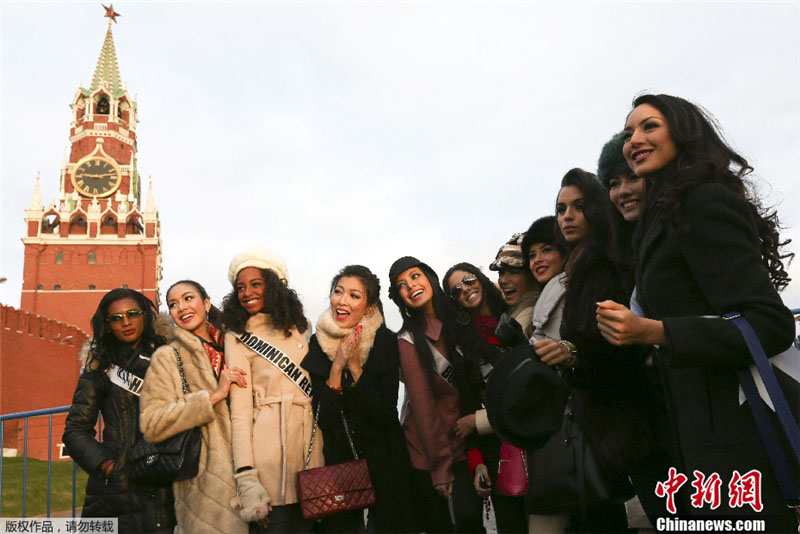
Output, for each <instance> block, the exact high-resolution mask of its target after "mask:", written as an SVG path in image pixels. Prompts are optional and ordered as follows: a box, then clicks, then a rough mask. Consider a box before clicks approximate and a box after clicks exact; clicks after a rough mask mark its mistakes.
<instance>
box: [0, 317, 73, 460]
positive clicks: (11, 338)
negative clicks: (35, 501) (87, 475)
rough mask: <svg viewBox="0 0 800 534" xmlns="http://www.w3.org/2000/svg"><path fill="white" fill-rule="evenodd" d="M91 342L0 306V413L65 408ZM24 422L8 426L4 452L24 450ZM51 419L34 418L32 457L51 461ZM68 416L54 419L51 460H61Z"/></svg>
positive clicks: (46, 321)
mask: <svg viewBox="0 0 800 534" xmlns="http://www.w3.org/2000/svg"><path fill="white" fill-rule="evenodd" d="M87 339H88V336H87V334H86V332H84V331H83V330H81V329H80V328H78V327H76V326H72V325H68V324H65V323H60V322H58V321H55V320H53V319H48V318H46V317H41V316H39V315H36V314H33V313H28V312H25V311H21V310H17V309H14V308H12V307H11V306H2V307H0V414H8V413H17V412H25V411H29V410H40V409H45V408H55V407H58V406H67V405H69V404H71V403H72V395H73V393H74V392H75V386H76V384H77V382H78V375H79V374H80V367H81V366H80V362H79V361H78V354H79V352H80V348H81V347H82V346H83V344H84V343H85V342H86V340H87ZM23 431H24V427H23V423H22V421H21V420H20V421H19V422H18V423H14V422H6V423H5V428H4V434H5V435H4V444H3V446H4V447H8V448H16V449H19V454H22V449H23ZM47 431H48V418H47V417H46V416H45V417H38V418H34V419H30V420H29V423H28V455H29V456H30V457H33V458H38V459H41V460H47ZM63 431H64V416H63V415H61V416H53V440H52V447H51V450H52V454H53V459H58V457H59V451H60V448H59V446H58V444H59V443H61V434H62V433H63Z"/></svg>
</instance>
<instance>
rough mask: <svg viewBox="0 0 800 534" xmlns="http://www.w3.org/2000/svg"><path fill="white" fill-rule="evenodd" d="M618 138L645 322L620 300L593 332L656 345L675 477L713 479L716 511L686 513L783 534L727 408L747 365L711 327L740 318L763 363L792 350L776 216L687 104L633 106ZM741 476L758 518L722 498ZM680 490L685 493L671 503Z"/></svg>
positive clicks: (753, 440) (770, 490) (654, 101)
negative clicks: (717, 490)
mask: <svg viewBox="0 0 800 534" xmlns="http://www.w3.org/2000/svg"><path fill="white" fill-rule="evenodd" d="M623 134H624V138H625V144H624V147H623V153H624V154H625V158H626V159H627V160H628V164H629V165H630V166H631V168H632V170H633V172H635V173H636V174H637V175H639V176H643V177H645V178H647V179H648V180H649V181H650V184H651V186H649V187H648V192H647V199H646V201H645V205H644V210H643V212H642V214H641V216H640V221H639V226H638V228H637V230H636V233H635V235H634V239H635V244H636V251H637V256H636V258H637V262H636V288H637V298H638V302H639V304H640V305H641V307H642V310H643V313H644V315H645V316H644V317H639V316H637V315H635V314H633V313H632V312H631V311H630V310H628V309H627V308H626V307H625V306H623V305H622V304H619V302H620V301H619V300H617V301H616V302H611V301H606V302H600V304H599V305H598V307H597V312H596V313H597V321H598V325H599V328H600V330H601V332H602V333H603V336H604V337H605V338H606V339H608V340H609V341H610V342H611V343H614V344H615V345H628V344H632V343H643V344H647V345H655V346H657V349H656V350H655V352H654V354H653V358H652V361H653V364H654V365H655V366H656V367H657V368H658V370H659V376H660V378H661V383H662V387H663V388H664V391H665V394H666V397H667V399H666V400H667V405H668V410H669V413H668V415H669V417H670V421H671V425H670V428H669V430H671V434H672V438H673V439H672V443H673V447H674V452H673V456H674V458H676V459H677V460H676V463H677V465H675V468H676V469H677V470H678V471H679V472H681V473H683V474H685V475H686V476H687V477H689V479H690V480H692V479H695V478H696V476H695V474H694V472H695V471H697V472H699V473H701V474H702V475H703V476H704V477H711V476H712V475H713V474H717V475H718V476H719V477H720V480H721V484H722V486H723V494H722V495H721V503H720V505H719V506H718V507H715V508H713V509H712V507H711V506H710V505H709V504H704V503H702V502H701V506H700V507H687V508H686V512H685V513H687V514H689V515H695V514H696V515H702V516H719V515H722V516H726V517H729V518H730V517H736V518H748V519H764V520H766V522H767V523H766V526H767V530H769V531H780V532H789V531H793V530H795V529H796V528H797V521H796V519H795V518H794V517H793V515H794V514H793V511H792V510H791V509H790V508H787V507H786V505H785V502H784V499H783V497H782V495H781V493H780V491H779V489H778V487H777V483H776V479H775V476H774V475H773V473H772V471H771V468H770V466H769V463H768V460H767V457H766V454H765V452H764V448H763V446H762V444H761V443H760V441H759V437H758V435H759V434H758V431H757V430H756V427H755V424H754V421H753V418H752V416H751V414H750V412H749V407H748V406H745V405H743V404H740V403H739V400H738V399H739V382H738V379H737V375H736V370H737V368H741V367H744V366H747V365H750V364H752V363H753V362H752V359H751V357H750V354H749V351H748V350H747V348H746V346H745V342H744V339H743V337H742V335H741V334H740V333H739V331H738V329H737V327H736V326H735V325H734V324H733V323H732V321H727V320H725V319H723V318H722V317H721V316H722V315H724V314H727V313H732V312H738V313H740V314H741V315H742V316H744V317H745V318H746V319H747V321H748V322H749V323H750V325H751V326H752V328H753V330H755V332H756V334H757V336H758V339H759V341H760V342H761V344H762V345H763V347H764V351H765V352H766V354H767V355H768V356H772V355H775V354H777V353H779V352H781V351H782V350H784V349H786V347H788V346H789V345H790V344H791V342H792V340H793V338H794V324H793V317H792V314H791V312H790V311H789V310H788V309H787V308H786V307H785V306H784V305H783V303H782V302H781V299H780V297H779V295H778V290H780V289H782V288H784V287H785V286H786V285H787V284H788V282H789V277H788V275H787V273H786V270H785V264H784V260H785V259H786V258H787V255H785V254H783V253H782V252H781V247H782V245H784V244H786V243H785V242H782V241H781V239H780V236H779V234H778V221H777V217H776V214H775V212H769V211H768V210H765V209H764V208H763V206H762V205H761V202H760V200H759V198H758V196H757V195H756V194H755V192H754V191H753V189H752V187H750V184H749V182H748V180H747V175H748V174H749V173H750V172H751V171H752V168H751V167H750V165H749V164H748V163H747V160H745V159H744V158H743V157H742V156H741V155H739V154H738V153H736V152H735V151H734V150H733V149H732V148H731V147H730V146H728V145H727V144H726V143H725V141H724V140H723V138H722V136H721V134H720V133H719V131H718V128H717V126H716V123H715V122H714V121H713V119H711V118H710V117H709V116H708V115H707V114H706V113H705V112H704V111H703V110H702V109H701V108H700V107H698V106H697V105H695V104H692V103H691V102H688V101H686V100H684V99H682V98H678V97H674V96H669V95H643V96H640V97H638V98H636V99H635V100H634V101H633V109H632V111H631V112H630V113H629V114H628V117H627V119H626V121H625V129H624V130H623ZM787 386H790V387H785V388H784V390H785V392H786V394H787V397H788V399H789V401H790V405H791V404H792V403H794V406H797V405H798V403H800V397H798V391H797V386H796V383H795V384H794V385H791V384H787ZM745 404H747V403H745ZM794 469H795V472H796V469H797V466H794ZM752 470H757V471H758V472H759V473H760V487H759V488H758V489H759V490H760V503H759V504H760V505H762V506H763V510H761V511H759V512H756V511H755V510H754V509H753V507H751V506H747V505H744V506H741V507H740V506H735V504H736V501H735V499H733V500H731V499H729V498H727V496H726V495H725V493H726V492H725V488H728V487H729V486H728V484H731V485H732V486H730V488H732V489H730V491H734V492H735V481H734V482H732V480H734V479H735V477H736V475H737V474H738V475H740V476H741V475H742V474H744V473H747V472H752ZM667 476H668V475H667V474H665V475H664V480H666V479H667ZM691 491H692V487H691V486H690V484H686V485H685V487H684V488H682V489H681V491H680V492H679V493H678V497H679V498H680V497H683V498H686V497H687V496H688V495H689V493H691ZM734 496H735V495H734ZM732 502H733V504H734V506H731V504H732Z"/></svg>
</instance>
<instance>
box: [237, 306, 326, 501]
mask: <svg viewBox="0 0 800 534" xmlns="http://www.w3.org/2000/svg"><path fill="white" fill-rule="evenodd" d="M245 328H246V330H247V332H250V333H251V334H255V335H256V336H258V337H260V338H261V339H263V340H265V341H268V342H269V343H271V344H272V345H273V346H275V347H277V348H279V349H280V350H282V351H283V352H284V353H285V354H286V355H287V356H288V357H289V359H290V360H291V361H290V362H289V363H288V365H287V369H288V366H292V369H293V370H300V371H301V372H302V373H303V376H304V377H305V379H306V380H307V381H308V383H309V384H310V378H309V376H308V373H307V371H305V370H303V369H302V368H301V367H300V365H301V364H302V363H303V358H305V356H306V354H307V353H308V339H309V337H310V329H309V330H307V331H306V334H301V333H300V332H298V331H297V329H295V328H293V329H292V330H291V336H290V337H288V338H286V337H284V332H283V330H281V329H277V328H275V327H274V326H273V325H272V321H271V320H270V317H269V315H268V314H266V313H257V314H255V315H252V316H251V317H250V318H249V319H248V320H247V325H246V327H245ZM225 357H226V358H227V360H228V365H229V366H231V367H239V368H240V369H243V370H244V371H246V372H247V375H246V376H247V387H245V388H240V387H233V388H232V389H231V393H230V400H231V424H232V431H233V463H234V466H235V468H236V469H239V468H240V467H254V468H256V469H258V479H259V481H260V482H261V485H262V486H264V489H266V490H267V493H268V495H269V498H270V504H271V505H272V506H282V505H285V504H293V503H296V502H298V497H297V486H296V484H297V472H298V471H300V470H302V469H303V466H304V464H305V457H306V454H307V452H308V445H309V443H310V441H311V428H312V426H313V423H314V417H313V413H312V410H311V399H310V398H309V397H308V396H306V395H305V394H304V393H303V392H302V391H301V390H300V388H299V387H297V385H295V383H294V382H292V381H291V380H289V378H287V377H286V376H285V375H284V374H283V372H282V371H281V370H280V369H278V368H277V367H276V366H275V365H274V364H272V363H271V362H269V361H267V360H266V359H265V358H263V357H262V356H260V355H258V354H256V353H255V352H253V351H252V350H250V349H249V348H248V347H247V346H246V345H244V344H243V343H241V342H240V341H239V340H238V339H237V338H236V337H235V336H234V335H233V334H230V333H228V334H225ZM323 446H324V444H323V439H322V433H321V432H320V431H319V429H317V432H316V436H315V438H314V448H313V454H312V456H311V462H310V464H309V468H312V467H320V466H322V465H323V464H324V461H323V454H322V449H323Z"/></svg>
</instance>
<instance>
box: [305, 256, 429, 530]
mask: <svg viewBox="0 0 800 534" xmlns="http://www.w3.org/2000/svg"><path fill="white" fill-rule="evenodd" d="M380 289H381V286H380V281H379V280H378V277H377V276H375V275H374V274H373V273H372V271H370V270H369V269H368V268H366V267H364V266H363V265H348V266H347V267H345V268H343V269H342V270H341V271H339V273H338V274H337V275H336V276H335V277H334V278H333V280H332V281H331V288H330V300H329V302H330V307H329V308H328V309H326V310H325V311H324V312H322V315H320V317H319V320H318V321H317V326H316V333H315V334H314V335H313V336H311V342H310V343H309V349H308V355H307V356H306V357H305V359H304V360H303V367H304V368H305V369H306V370H308V372H309V374H310V375H311V383H312V386H313V392H314V399H315V402H314V404H315V405H316V409H317V410H319V428H320V429H321V430H322V431H323V434H324V436H325V447H324V449H325V450H324V452H325V463H326V464H327V465H330V464H338V463H343V462H348V461H351V460H353V452H352V450H351V445H350V443H351V439H352V444H353V446H354V447H355V448H356V451H357V452H358V454H359V457H360V458H365V459H366V460H367V465H368V466H369V473H370V478H371V480H372V485H373V487H374V489H375V504H374V505H372V506H370V508H369V513H368V518H369V528H368V530H369V531H370V532H387V533H388V532H413V531H414V528H413V517H412V509H411V483H410V469H411V465H410V463H409V459H408V451H407V450H406V446H405V439H404V437H403V430H402V429H401V428H400V422H399V421H398V417H397V392H398V386H399V384H400V372H399V371H400V361H399V353H398V350H397V336H396V335H395V334H394V333H393V332H392V331H391V330H389V329H388V328H386V324H385V323H384V321H383V305H382V304H381V300H380ZM342 418H344V419H345V420H346V421H347V425H348V428H349V430H350V436H348V434H347V432H346V429H345V426H344V422H343V420H342ZM363 529H364V524H363V513H362V512H361V510H359V511H356V512H351V513H348V514H342V515H335V516H331V517H330V518H326V519H323V520H322V522H321V524H320V530H321V531H323V532H358V531H359V530H363Z"/></svg>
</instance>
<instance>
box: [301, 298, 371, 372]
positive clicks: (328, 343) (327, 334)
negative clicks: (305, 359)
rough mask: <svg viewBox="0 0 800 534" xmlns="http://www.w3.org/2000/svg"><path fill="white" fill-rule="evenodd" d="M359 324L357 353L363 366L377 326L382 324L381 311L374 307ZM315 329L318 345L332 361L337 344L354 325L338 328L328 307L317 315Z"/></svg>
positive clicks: (339, 343) (334, 357)
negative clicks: (359, 332) (370, 313)
mask: <svg viewBox="0 0 800 534" xmlns="http://www.w3.org/2000/svg"><path fill="white" fill-rule="evenodd" d="M359 324H360V325H362V328H361V336H360V339H359V341H358V353H359V356H360V358H361V365H362V366H363V365H364V364H365V363H367V358H368V357H369V351H370V350H372V345H373V344H374V343H375V334H376V333H377V332H378V328H380V326H381V325H382V324H383V315H381V312H380V311H379V310H378V308H377V307H376V308H375V311H373V312H372V315H370V316H369V317H368V316H366V315H365V316H364V317H363V318H362V319H361V322H360V323H359ZM356 326H358V325H356ZM316 330H317V332H316V333H317V341H318V342H319V346H320V347H322V351H323V352H324V353H325V354H327V355H328V359H329V360H330V361H333V360H334V359H336V350H337V349H338V348H339V345H341V343H342V340H343V339H344V338H345V336H346V335H347V334H349V333H351V332H352V331H353V330H355V326H354V327H353V328H340V327H339V325H337V324H336V321H335V320H334V318H333V314H332V313H331V309H330V308H328V309H327V310H325V311H324V312H322V315H320V316H319V319H318V320H317V329H316Z"/></svg>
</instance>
